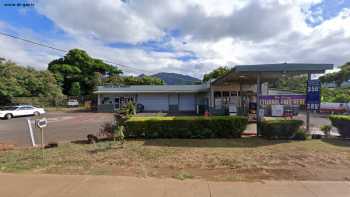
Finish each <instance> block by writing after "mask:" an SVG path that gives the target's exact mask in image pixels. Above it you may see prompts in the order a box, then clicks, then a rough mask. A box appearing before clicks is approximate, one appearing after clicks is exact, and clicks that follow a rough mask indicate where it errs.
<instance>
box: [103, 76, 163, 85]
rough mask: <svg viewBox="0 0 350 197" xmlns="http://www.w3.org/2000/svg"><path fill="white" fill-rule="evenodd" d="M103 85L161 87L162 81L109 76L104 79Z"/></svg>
mask: <svg viewBox="0 0 350 197" xmlns="http://www.w3.org/2000/svg"><path fill="white" fill-rule="evenodd" d="M103 83H104V84H113V85H163V84H164V81H163V80H161V79H159V78H158V77H150V76H142V77H134V76H110V77H107V78H105V79H104V80H103Z"/></svg>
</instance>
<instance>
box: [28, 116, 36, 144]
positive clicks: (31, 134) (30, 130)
mask: <svg viewBox="0 0 350 197" xmlns="http://www.w3.org/2000/svg"><path fill="white" fill-rule="evenodd" d="M27 125H28V131H29V135H30V139H31V141H32V145H33V147H35V146H36V144H35V138H34V133H33V128H32V123H31V120H30V118H27Z"/></svg>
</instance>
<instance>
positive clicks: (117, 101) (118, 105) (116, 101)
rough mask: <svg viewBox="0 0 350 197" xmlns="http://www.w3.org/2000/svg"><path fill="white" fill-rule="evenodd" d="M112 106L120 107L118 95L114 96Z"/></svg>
mask: <svg viewBox="0 0 350 197" xmlns="http://www.w3.org/2000/svg"><path fill="white" fill-rule="evenodd" d="M114 108H115V109H119V108H120V98H119V97H115V99H114Z"/></svg>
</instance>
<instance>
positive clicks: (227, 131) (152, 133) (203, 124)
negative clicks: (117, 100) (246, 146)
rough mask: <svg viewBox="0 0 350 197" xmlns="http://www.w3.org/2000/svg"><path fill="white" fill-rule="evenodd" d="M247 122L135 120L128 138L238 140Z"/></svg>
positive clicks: (191, 118) (227, 119) (222, 118)
mask: <svg viewBox="0 0 350 197" xmlns="http://www.w3.org/2000/svg"><path fill="white" fill-rule="evenodd" d="M247 123H248V120H247V118H245V117H240V116H211V117H196V116H183V117H132V118H130V119H129V120H128V121H126V133H125V135H126V137H138V138H139V137H141V138H238V137H241V134H242V132H243V131H244V130H245V128H246V126H247Z"/></svg>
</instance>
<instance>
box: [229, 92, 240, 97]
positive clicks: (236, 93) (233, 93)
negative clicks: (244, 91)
mask: <svg viewBox="0 0 350 197" xmlns="http://www.w3.org/2000/svg"><path fill="white" fill-rule="evenodd" d="M239 95H240V94H239V91H232V92H231V96H239Z"/></svg>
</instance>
